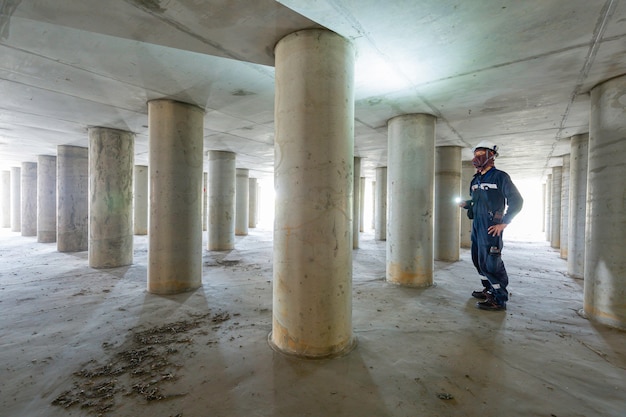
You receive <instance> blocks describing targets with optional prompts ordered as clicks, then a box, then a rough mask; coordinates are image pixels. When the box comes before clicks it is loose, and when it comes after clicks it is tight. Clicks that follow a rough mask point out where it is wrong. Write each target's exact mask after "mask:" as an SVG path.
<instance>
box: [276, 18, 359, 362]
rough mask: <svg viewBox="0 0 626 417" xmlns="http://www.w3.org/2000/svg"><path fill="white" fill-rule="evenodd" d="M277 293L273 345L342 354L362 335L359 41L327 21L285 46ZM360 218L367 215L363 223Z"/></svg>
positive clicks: (279, 74) (280, 51) (279, 93)
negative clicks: (355, 271)
mask: <svg viewBox="0 0 626 417" xmlns="http://www.w3.org/2000/svg"><path fill="white" fill-rule="evenodd" d="M275 52H276V100H275V103H276V104H275V106H276V109H275V114H276V137H275V143H274V152H275V167H274V184H275V190H276V201H275V210H276V217H275V222H274V285H273V288H274V294H273V300H274V305H273V322H272V333H271V334H270V336H269V342H270V345H271V346H272V347H273V348H274V349H276V350H278V351H281V352H284V353H287V354H291V355H295V356H300V357H311V358H320V357H332V356H337V355H340V354H342V353H346V352H348V351H349V350H350V349H352V347H353V346H354V345H355V339H354V337H353V335H352V247H353V239H352V230H353V219H352V218H353V217H354V211H353V203H356V202H358V200H357V199H354V200H353V192H354V191H356V190H358V187H355V186H354V185H355V182H354V178H359V175H358V172H359V171H357V170H355V168H354V59H355V58H354V49H353V46H352V45H351V44H350V43H349V42H348V41H347V40H346V39H344V38H342V37H340V36H339V35H337V34H335V33H333V32H330V31H326V30H304V31H300V32H296V33H293V34H291V35H288V36H287V37H285V38H283V39H282V40H281V41H280V42H279V43H278V45H277V46H276V50H275ZM356 226H357V227H358V222H357V225H356Z"/></svg>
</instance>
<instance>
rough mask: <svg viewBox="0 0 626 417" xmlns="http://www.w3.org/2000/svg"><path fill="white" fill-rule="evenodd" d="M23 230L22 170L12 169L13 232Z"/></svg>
mask: <svg viewBox="0 0 626 417" xmlns="http://www.w3.org/2000/svg"><path fill="white" fill-rule="evenodd" d="M21 230H22V168H19V167H11V231H12V232H20V231H21Z"/></svg>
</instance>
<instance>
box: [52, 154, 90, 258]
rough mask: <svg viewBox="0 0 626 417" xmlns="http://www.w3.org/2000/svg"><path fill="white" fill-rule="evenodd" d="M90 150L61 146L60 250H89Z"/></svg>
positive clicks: (58, 238)
mask: <svg viewBox="0 0 626 417" xmlns="http://www.w3.org/2000/svg"><path fill="white" fill-rule="evenodd" d="M88 230H89V150H88V149H87V148H84V147H81V146H68V145H59V146H57V250H58V251H59V252H80V251H86V250H87V248H88V246H89V234H88Z"/></svg>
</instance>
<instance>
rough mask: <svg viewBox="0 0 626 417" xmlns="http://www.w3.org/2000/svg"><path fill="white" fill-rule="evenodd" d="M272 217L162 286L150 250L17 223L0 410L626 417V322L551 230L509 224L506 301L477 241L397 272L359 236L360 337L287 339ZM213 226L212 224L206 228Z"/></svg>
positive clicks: (139, 239)
mask: <svg viewBox="0 0 626 417" xmlns="http://www.w3.org/2000/svg"><path fill="white" fill-rule="evenodd" d="M271 236H272V233H271V231H269V230H260V229H251V230H250V235H249V236H246V237H237V242H236V247H237V249H236V250H233V251H230V252H208V251H206V250H205V251H204V254H203V261H204V278H203V286H202V288H200V289H198V290H196V291H194V292H191V293H187V294H181V295H177V296H157V295H151V294H148V293H147V292H146V291H145V287H146V260H147V238H146V237H145V236H136V237H135V254H134V264H133V265H132V266H129V267H124V268H115V269H110V270H95V269H90V268H89V267H88V266H87V253H86V252H80V253H74V254H62V253H58V252H57V251H56V244H42V243H37V242H36V238H31V237H22V236H20V234H19V233H13V232H10V231H8V229H2V230H1V231H0V311H1V312H2V313H1V317H2V320H1V321H0V414H1V415H2V416H10V417H20V416H28V417H36V416H46V417H54V416H91V415H103V416H129V417H130V416H148V415H149V416H151V417H174V416H178V417H183V416H184V417H195V416H209V415H210V416H242V417H243V416H246V417H250V416H277V417H278V416H280V417H282V416H325V417H327V416H372V417H374V416H375V417H384V416H394V417H395V416H407V417H408V416H440V417H444V416H470V417H473V416H480V417H483V416H484V417H489V416H494V417H495V416H550V417H552V416H556V417H574V416H586V417H596V416H626V332H622V331H619V330H615V329H610V328H606V327H603V326H599V325H595V324H593V323H591V322H589V321H588V320H586V319H584V318H583V317H581V316H580V315H579V310H580V309H581V307H582V285H583V281H581V280H576V279H572V278H570V277H568V276H567V275H566V273H565V271H566V262H565V261H564V260H562V259H560V258H559V255H558V251H557V250H555V249H551V248H550V247H549V245H548V243H546V242H543V241H537V242H531V241H528V240H511V239H509V240H507V239H505V240H506V247H505V250H504V252H503V253H504V254H503V256H504V260H505V264H506V265H507V269H508V271H509V274H510V279H511V284H510V286H509V289H510V290H511V292H512V297H511V301H510V302H509V304H508V311H506V312H484V311H480V310H478V309H476V308H475V306H474V304H475V300H474V299H472V298H471V297H470V296H469V294H470V293H471V291H472V290H473V289H476V288H478V284H479V281H478V277H477V275H476V273H475V271H474V269H473V267H472V265H471V261H470V260H469V251H467V250H463V251H462V255H461V257H462V259H461V261H459V262H454V263H439V262H438V263H436V272H435V283H436V285H435V286H434V287H431V288H428V289H410V288H402V287H397V286H394V285H390V284H387V283H386V282H385V280H384V276H385V262H384V257H385V243H384V242H377V241H374V240H373V233H364V234H362V235H361V248H360V249H358V250H355V251H354V282H353V293H354V297H353V328H354V333H355V336H356V337H357V339H358V346H357V347H356V349H355V350H354V351H352V352H351V353H350V354H349V355H346V356H343V357H341V358H337V359H333V360H319V361H302V360H296V359H293V358H288V357H285V356H283V355H281V354H279V353H276V352H274V351H272V350H271V349H270V348H269V346H268V343H267V336H268V333H269V332H270V330H271V320H272V313H271V311H272V256H271V254H272V242H271ZM205 239H206V237H205Z"/></svg>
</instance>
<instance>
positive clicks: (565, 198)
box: [559, 154, 570, 259]
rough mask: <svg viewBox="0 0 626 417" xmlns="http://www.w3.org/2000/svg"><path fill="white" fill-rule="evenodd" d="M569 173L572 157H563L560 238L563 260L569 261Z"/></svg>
mask: <svg viewBox="0 0 626 417" xmlns="http://www.w3.org/2000/svg"><path fill="white" fill-rule="evenodd" d="M569 171H570V156H569V154H567V155H563V179H562V180H561V225H560V226H559V228H560V230H561V236H560V237H559V242H560V244H561V245H560V252H561V258H562V259H567V255H568V248H567V240H568V239H569V237H568V235H569V231H568V221H569Z"/></svg>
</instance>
